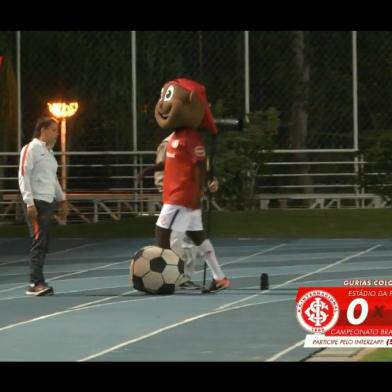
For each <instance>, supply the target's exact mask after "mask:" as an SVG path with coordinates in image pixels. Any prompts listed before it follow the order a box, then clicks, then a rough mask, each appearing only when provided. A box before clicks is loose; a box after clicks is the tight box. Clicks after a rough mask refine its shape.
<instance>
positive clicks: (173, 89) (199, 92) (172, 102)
mask: <svg viewBox="0 0 392 392" xmlns="http://www.w3.org/2000/svg"><path fill="white" fill-rule="evenodd" d="M155 119H156V120H157V122H158V125H159V126H160V127H161V128H163V129H177V128H183V127H190V128H198V127H201V128H206V129H208V130H209V131H210V132H211V133H213V134H215V133H216V132H217V128H216V124H215V122H214V119H213V117H212V113H211V110H210V107H209V105H208V101H207V94H206V89H205V87H204V86H203V85H202V84H200V83H198V82H195V81H194V80H190V79H174V80H171V81H169V82H166V83H165V85H164V86H163V88H162V90H161V97H160V99H159V101H158V102H157V104H156V105H155Z"/></svg>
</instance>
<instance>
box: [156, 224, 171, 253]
mask: <svg viewBox="0 0 392 392" xmlns="http://www.w3.org/2000/svg"><path fill="white" fill-rule="evenodd" d="M170 234H171V229H164V228H163V227H159V226H155V238H156V241H157V245H158V246H159V247H160V248H163V249H170Z"/></svg>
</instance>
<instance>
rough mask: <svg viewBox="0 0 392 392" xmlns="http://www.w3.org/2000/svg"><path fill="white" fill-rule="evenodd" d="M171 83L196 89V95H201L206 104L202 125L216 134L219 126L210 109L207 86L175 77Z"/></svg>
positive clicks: (187, 88)
mask: <svg viewBox="0 0 392 392" xmlns="http://www.w3.org/2000/svg"><path fill="white" fill-rule="evenodd" d="M169 83H173V84H176V85H178V86H180V87H182V88H184V89H185V90H188V91H194V92H195V93H196V95H197V96H198V97H199V99H200V100H201V102H203V104H204V106H205V111H204V117H203V121H202V122H201V124H200V127H202V128H206V129H208V130H209V131H210V132H211V133H212V134H216V133H217V132H218V128H217V127H216V124H215V121H214V118H213V117H212V113H211V110H210V106H209V105H208V100H207V93H206V88H205V86H203V85H202V84H200V83H198V82H195V81H194V80H190V79H174V80H171V81H170V82H169Z"/></svg>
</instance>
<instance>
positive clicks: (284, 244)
mask: <svg viewBox="0 0 392 392" xmlns="http://www.w3.org/2000/svg"><path fill="white" fill-rule="evenodd" d="M286 245H287V244H286V243H283V244H279V245H276V246H273V247H272V248H268V249H264V250H261V251H260V252H256V253H253V254H251V255H249V256H244V257H240V258H239V259H234V260H231V261H228V262H226V263H222V264H221V266H223V265H228V264H233V263H238V262H239V261H243V260H247V259H250V258H251V257H255V256H259V255H262V254H264V253H268V252H272V251H273V250H275V249H278V248H281V247H282V246H286ZM203 271H204V269H201V270H198V271H195V272H194V273H195V274H197V273H199V272H203Z"/></svg>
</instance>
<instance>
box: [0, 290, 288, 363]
mask: <svg viewBox="0 0 392 392" xmlns="http://www.w3.org/2000/svg"><path fill="white" fill-rule="evenodd" d="M291 300H292V298H284V299H282V298H281V299H278V300H272V301H266V302H258V303H254V304H245V305H240V306H233V307H231V308H227V309H219V310H213V311H210V312H206V313H202V314H199V315H197V316H193V317H190V318H187V319H185V320H182V321H179V322H178V323H174V324H170V325H167V326H166V327H163V328H159V329H157V330H155V331H152V332H150V333H148V334H145V335H142V336H139V337H137V338H134V339H131V340H127V341H126V342H122V343H120V344H117V345H115V346H112V347H109V348H107V349H106V350H103V351H100V352H98V353H95V354H92V355H89V356H87V357H84V358H81V359H79V360H78V361H77V362H85V361H89V360H90V359H94V358H97V357H100V356H102V355H105V354H108V353H110V352H112V351H115V350H118V349H119V348H122V347H125V346H129V345H131V344H133V343H136V342H140V341H141V340H144V339H148V338H150V337H151V336H155V335H158V334H160V333H162V332H165V331H168V330H170V329H173V328H176V327H179V326H181V325H185V324H189V323H191V322H193V321H196V320H200V319H202V318H205V317H208V316H212V315H215V314H219V313H224V312H229V311H232V310H237V309H241V308H245V307H249V306H257V305H264V304H269V303H275V302H283V301H291ZM82 309H85V308H82ZM0 331H1V329H0Z"/></svg>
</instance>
